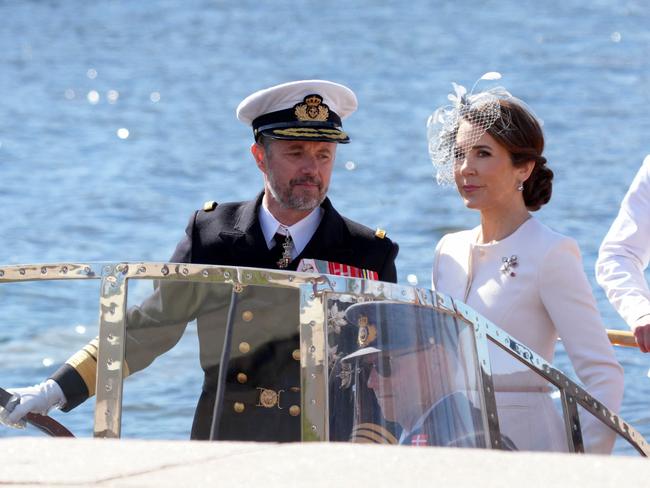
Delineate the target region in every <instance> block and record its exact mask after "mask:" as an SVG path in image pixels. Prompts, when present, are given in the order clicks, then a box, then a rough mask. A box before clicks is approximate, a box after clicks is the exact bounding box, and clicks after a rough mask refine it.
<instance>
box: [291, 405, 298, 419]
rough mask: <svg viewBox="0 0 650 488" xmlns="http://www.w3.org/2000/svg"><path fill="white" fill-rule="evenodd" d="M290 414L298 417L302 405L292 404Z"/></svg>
mask: <svg viewBox="0 0 650 488" xmlns="http://www.w3.org/2000/svg"><path fill="white" fill-rule="evenodd" d="M289 415H291V416H292V417H297V416H298V415H300V407H299V406H298V405H291V406H290V407H289Z"/></svg>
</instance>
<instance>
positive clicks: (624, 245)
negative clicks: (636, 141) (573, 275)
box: [596, 154, 650, 329]
mask: <svg viewBox="0 0 650 488" xmlns="http://www.w3.org/2000/svg"><path fill="white" fill-rule="evenodd" d="M649 262H650V154H649V155H647V156H646V157H645V159H644V160H643V164H642V165H641V168H640V169H639V172H638V173H637V174H636V177H635V178H634V181H633V182H632V185H631V186H630V188H629V190H628V192H627V194H626V195H625V197H624V198H623V202H622V203H621V209H620V211H619V213H618V216H617V217H616V219H615V220H614V223H613V224H612V227H611V228H610V229H609V232H608V233H607V235H606V236H605V239H604V240H603V243H602V244H601V246H600V250H599V252H598V260H597V261H596V280H597V281H598V284H599V285H600V286H602V287H603V289H604V290H605V293H606V294H607V298H608V299H609V301H610V302H611V304H612V305H613V306H614V308H615V309H616V311H617V312H618V313H619V314H620V315H621V317H623V319H624V320H625V322H627V324H628V325H629V326H630V327H631V328H632V329H634V328H635V327H636V326H638V325H643V324H647V323H650V289H648V282H647V281H646V279H645V276H644V274H643V273H644V270H645V269H646V268H647V267H648V263H649Z"/></svg>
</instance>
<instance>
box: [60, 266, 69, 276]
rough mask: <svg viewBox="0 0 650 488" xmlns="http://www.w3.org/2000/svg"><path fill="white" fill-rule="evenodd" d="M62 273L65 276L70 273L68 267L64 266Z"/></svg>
mask: <svg viewBox="0 0 650 488" xmlns="http://www.w3.org/2000/svg"><path fill="white" fill-rule="evenodd" d="M61 272H62V273H63V274H66V273H67V272H68V267H67V266H64V267H63V268H61Z"/></svg>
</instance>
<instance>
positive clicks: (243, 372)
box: [8, 80, 398, 441]
mask: <svg viewBox="0 0 650 488" xmlns="http://www.w3.org/2000/svg"><path fill="white" fill-rule="evenodd" d="M356 108H357V100H356V96H355V95H354V93H353V92H352V91H351V90H350V89H349V88H347V87H345V86H343V85H340V84H337V83H332V82H329V81H322V80H306V81H296V82H291V83H285V84H282V85H278V86H273V87H271V88H267V89H265V90H261V91H258V92H256V93H253V94H252V95H250V96H249V97H247V98H246V99H244V100H243V101H242V102H241V103H240V105H239V106H238V108H237V118H238V119H239V120H240V121H242V122H244V123H245V124H247V125H249V126H251V127H252V129H253V135H254V139H255V140H254V143H253V144H252V146H251V153H252V155H253V158H254V159H255V163H256V164H257V167H258V168H259V169H260V171H261V172H262V175H263V178H264V190H263V191H262V192H261V193H260V194H259V195H258V196H257V197H256V198H255V199H254V200H251V201H246V202H237V203H222V204H217V203H216V202H207V203H206V204H205V205H204V207H203V209H201V210H198V211H196V212H194V214H193V215H192V216H191V218H190V221H189V224H188V226H187V228H186V230H185V236H184V238H183V239H182V240H181V241H180V243H179V244H178V246H177V248H176V250H175V252H174V254H173V256H172V258H171V260H170V261H171V262H176V263H199V264H219V265H226V266H228V265H231V266H247V267H257V268H269V269H286V270H295V269H296V266H297V264H298V262H299V261H300V260H301V259H303V258H308V259H318V260H324V261H330V262H336V263H341V264H345V265H349V266H353V267H356V268H360V269H363V270H369V271H373V272H375V273H376V274H377V276H378V278H379V279H380V280H382V281H390V282H395V281H396V278H397V275H396V269H395V258H396V256H397V252H398V246H397V244H395V243H393V242H391V240H390V239H388V238H386V237H385V232H384V231H381V230H378V231H376V232H375V231H372V230H371V229H369V228H367V227H364V226H363V225H361V224H358V223H356V222H353V221H351V220H349V219H347V218H345V217H343V216H341V215H340V214H339V213H338V212H337V211H336V210H335V209H334V207H333V206H332V204H331V202H330V201H329V199H328V198H327V196H326V195H327V190H328V186H329V182H330V177H331V174H332V169H333V164H334V159H335V154H336V147H337V144H344V143H347V142H349V137H348V135H347V134H346V133H345V132H343V130H342V123H341V120H342V119H344V118H345V117H347V116H348V115H350V114H351V113H352V112H354V111H355V110H356ZM161 283H162V284H160V285H159V287H158V289H157V290H156V292H155V293H154V294H153V295H152V296H150V297H149V298H148V299H147V300H145V302H144V303H143V304H141V305H140V306H135V307H131V308H130V309H129V311H128V313H127V343H126V367H127V369H128V373H129V374H131V373H133V372H135V371H138V370H140V369H143V368H145V367H146V366H147V365H149V364H150V363H151V362H152V361H153V360H154V359H155V357H157V356H158V355H160V354H162V353H164V352H165V351H167V350H169V349H170V348H171V347H173V346H174V344H176V342H177V341H178V340H179V339H180V337H181V336H182V333H183V331H184V329H185V325H186V323H187V321H188V320H191V319H193V318H197V328H198V334H199V344H200V361H201V367H202V369H203V370H204V372H205V379H204V383H203V389H202V393H201V397H200V399H199V402H198V405H197V409H196V412H195V417H194V423H193V426H192V438H193V439H208V438H209V437H210V430H211V422H212V415H213V410H214V403H215V395H216V390H217V378H218V376H219V369H220V364H219V362H220V357H221V346H222V344H223V335H224V324H225V322H226V316H227V309H228V303H227V300H225V299H224V297H223V296H222V297H220V299H219V297H216V295H219V292H218V291H215V290H216V288H214V287H213V288H212V289H211V288H210V287H209V285H210V284H201V285H195V286H194V287H183V288H180V287H179V286H178V283H176V286H174V284H173V283H172V284H170V283H169V282H161ZM165 283H166V284H165ZM202 287H203V288H202ZM187 290H192V291H191V293H194V296H183V293H190V292H188V291H187ZM197 290H202V291H198V292H197ZM211 294H212V295H213V296H211ZM215 294H216V295H215ZM197 296H200V297H202V298H200V299H197V298H196V297H197ZM207 298H209V299H207ZM179 303H182V306H181V307H178V306H174V304H179ZM192 303H193V305H192ZM206 303H208V304H210V305H209V306H207V307H206V306H205V304H206ZM219 303H221V304H222V305H223V304H224V303H225V306H219ZM179 310H180V311H179ZM298 310H299V297H298V294H297V293H296V291H295V290H287V289H282V288H272V287H267V288H262V287H252V286H251V287H245V288H244V290H243V291H242V292H241V293H240V294H239V297H238V305H237V310H236V312H237V313H236V314H235V320H234V323H233V326H232V347H231V349H230V351H229V353H230V354H229V356H230V361H229V363H228V368H227V373H226V378H225V393H224V402H223V409H222V415H221V422H220V424H219V426H218V428H217V431H216V438H217V439H225V440H253V441H299V440H300V438H301V421H300V418H301V417H300V350H299V334H298V326H299V323H298ZM96 357H97V343H96V341H93V342H91V343H89V344H88V345H87V346H86V347H84V349H82V350H81V351H79V352H78V353H76V354H75V355H74V356H72V357H71V358H70V359H69V360H68V361H67V362H66V363H65V364H64V365H63V366H62V367H61V368H59V370H58V371H56V372H55V373H54V375H52V377H51V378H50V379H48V380H47V381H45V382H44V383H41V384H40V385H36V386H35V387H30V388H21V389H14V390H13V392H14V393H16V394H18V395H20V397H21V403H20V405H18V406H17V407H16V408H15V409H14V410H13V412H11V414H10V415H9V418H8V421H9V423H13V424H15V423H17V422H19V421H20V419H21V418H22V417H23V416H24V415H25V414H26V413H27V412H29V411H31V412H37V413H46V412H47V411H48V410H50V409H51V408H53V407H55V406H58V407H60V408H61V409H62V410H64V411H68V410H70V409H72V408H74V407H75V406H77V405H79V404H80V403H81V402H83V401H84V400H86V399H87V398H88V397H89V396H92V395H93V394H94V390H95V374H96V368H97V365H96Z"/></svg>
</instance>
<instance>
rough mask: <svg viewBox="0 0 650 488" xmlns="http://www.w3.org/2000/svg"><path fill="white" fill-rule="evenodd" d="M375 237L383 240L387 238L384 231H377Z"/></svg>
mask: <svg viewBox="0 0 650 488" xmlns="http://www.w3.org/2000/svg"><path fill="white" fill-rule="evenodd" d="M375 236H376V237H379V238H380V239H383V238H384V237H386V231H385V230H384V229H377V230H376V231H375Z"/></svg>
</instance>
